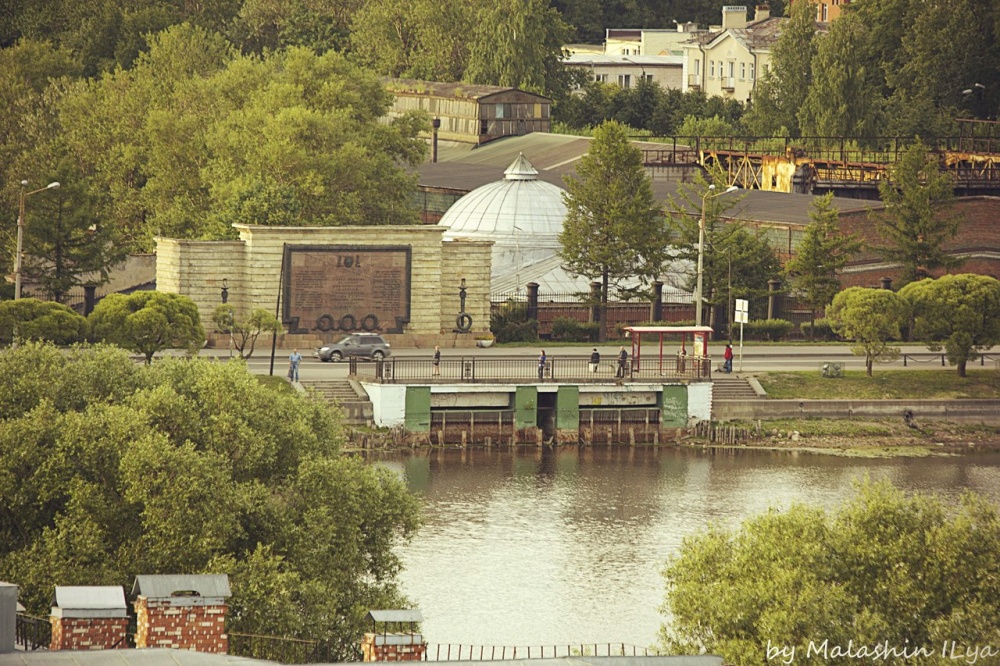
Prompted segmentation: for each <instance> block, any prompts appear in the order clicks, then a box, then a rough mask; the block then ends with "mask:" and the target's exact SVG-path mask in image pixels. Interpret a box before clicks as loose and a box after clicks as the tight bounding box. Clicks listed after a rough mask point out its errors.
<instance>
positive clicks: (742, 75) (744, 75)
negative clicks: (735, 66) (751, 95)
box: [740, 62, 747, 81]
mask: <svg viewBox="0 0 1000 666" xmlns="http://www.w3.org/2000/svg"><path fill="white" fill-rule="evenodd" d="M746 78H747V64H746V63H745V62H741V63H740V81H743V80H745V79H746Z"/></svg>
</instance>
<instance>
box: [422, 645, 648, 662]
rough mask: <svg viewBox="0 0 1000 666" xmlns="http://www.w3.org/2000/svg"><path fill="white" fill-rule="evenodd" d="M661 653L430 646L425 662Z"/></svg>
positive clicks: (627, 648) (621, 648) (629, 648)
mask: <svg viewBox="0 0 1000 666" xmlns="http://www.w3.org/2000/svg"><path fill="white" fill-rule="evenodd" d="M658 654H660V653H659V652H658V651H656V650H651V649H649V648H646V647H641V646H638V645H629V644H628V643H587V644H581V645H536V646H510V645H453V644H450V643H448V644H445V643H440V644H436V643H430V644H428V645H427V649H426V651H425V652H424V660H425V661H503V660H507V659H566V658H572V657H638V656H643V657H647V656H650V655H658Z"/></svg>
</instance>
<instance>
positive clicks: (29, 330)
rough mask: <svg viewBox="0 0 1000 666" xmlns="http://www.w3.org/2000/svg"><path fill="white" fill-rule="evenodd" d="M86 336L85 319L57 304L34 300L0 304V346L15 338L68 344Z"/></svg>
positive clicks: (28, 299) (79, 340) (2, 302)
mask: <svg viewBox="0 0 1000 666" xmlns="http://www.w3.org/2000/svg"><path fill="white" fill-rule="evenodd" d="M86 337H87V319H86V318H85V317H84V316H83V315H81V314H78V313H77V312H75V311H73V310H71V309H70V308H68V307H66V306H65V305H63V304H61V303H53V302H52V301H39V300H36V299H34V298H22V299H20V300H16V301H0V344H4V345H8V344H10V343H11V342H13V341H14V340H15V339H18V340H47V341H49V342H52V343H54V344H57V345H70V344H73V343H74V342H83V340H84V339H85V338H86Z"/></svg>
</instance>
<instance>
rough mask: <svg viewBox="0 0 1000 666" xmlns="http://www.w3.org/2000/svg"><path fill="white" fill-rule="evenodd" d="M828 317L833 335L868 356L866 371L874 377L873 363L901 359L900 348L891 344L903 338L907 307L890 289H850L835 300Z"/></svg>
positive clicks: (859, 353)
mask: <svg viewBox="0 0 1000 666" xmlns="http://www.w3.org/2000/svg"><path fill="white" fill-rule="evenodd" d="M826 318H827V319H828V320H829V321H830V328H832V329H833V332H834V333H836V334H838V335H840V336H841V337H843V338H845V339H847V340H853V341H854V342H855V343H856V346H855V347H853V348H852V349H851V351H853V352H854V353H855V354H856V355H858V356H864V357H865V372H866V374H867V375H868V376H869V377H871V375H872V364H873V363H882V362H887V361H894V360H896V359H897V358H899V347H896V346H893V344H892V341H894V340H899V339H900V338H901V337H902V334H901V327H902V326H903V324H904V323H905V322H906V304H905V303H904V302H903V300H902V299H901V298H900V297H899V296H898V295H896V293H895V292H892V291H890V290H888V289H865V288H863V287H851V288H850V289H845V290H844V291H842V292H840V293H839V294H837V295H836V296H835V297H834V298H833V303H831V304H830V305H829V306H827V308H826Z"/></svg>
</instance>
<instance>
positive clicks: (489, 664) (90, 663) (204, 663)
mask: <svg viewBox="0 0 1000 666" xmlns="http://www.w3.org/2000/svg"><path fill="white" fill-rule="evenodd" d="M0 663H3V664H4V666H8V665H11V666H12V665H14V664H23V665H24V666H48V665H49V664H55V665H61V664H65V665H66V666H267V665H268V664H276V663H277V662H273V661H264V660H262V659H250V658H247V657H236V656H233V655H227V654H210V653H207V652H193V651H191V650H167V649H161V648H148V649H143V650H57V651H51V650H35V651H33V652H10V653H7V654H5V655H3V656H2V657H0ZM462 664H463V666H722V657H716V656H714V655H699V656H696V657H660V656H648V657H587V656H579V657H564V658H561V659H518V660H509V659H508V660H506V661H500V660H496V661H463V662H462ZM345 666H346V665H345Z"/></svg>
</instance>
